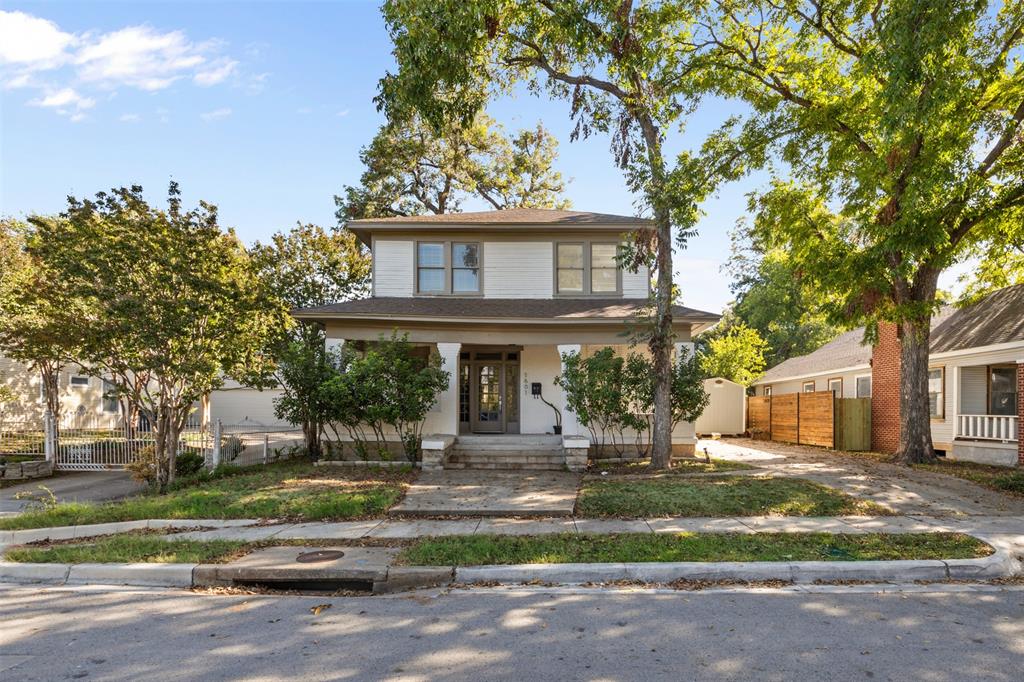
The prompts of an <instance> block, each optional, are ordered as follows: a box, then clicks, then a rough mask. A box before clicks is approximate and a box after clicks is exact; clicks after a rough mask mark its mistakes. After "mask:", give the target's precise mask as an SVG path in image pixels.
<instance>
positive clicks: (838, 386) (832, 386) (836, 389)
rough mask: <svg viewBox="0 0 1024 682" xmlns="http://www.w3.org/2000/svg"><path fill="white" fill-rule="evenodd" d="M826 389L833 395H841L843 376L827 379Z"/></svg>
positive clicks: (840, 396)
mask: <svg viewBox="0 0 1024 682" xmlns="http://www.w3.org/2000/svg"><path fill="white" fill-rule="evenodd" d="M828 390H830V391H832V393H833V395H835V397H837V398H842V397H843V378H842V377H836V378H835V379H829V380H828Z"/></svg>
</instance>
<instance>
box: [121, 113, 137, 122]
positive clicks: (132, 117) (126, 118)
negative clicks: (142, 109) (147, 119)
mask: <svg viewBox="0 0 1024 682" xmlns="http://www.w3.org/2000/svg"><path fill="white" fill-rule="evenodd" d="M118 120H119V121H121V122H122V123H138V122H139V121H141V120H142V118H141V117H140V116H139V115H138V114H121V116H120V118H118Z"/></svg>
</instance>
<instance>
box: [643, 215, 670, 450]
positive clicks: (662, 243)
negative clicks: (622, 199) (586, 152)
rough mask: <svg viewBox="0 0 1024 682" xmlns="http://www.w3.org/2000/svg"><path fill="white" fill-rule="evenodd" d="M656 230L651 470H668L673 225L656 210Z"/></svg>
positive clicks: (667, 217)
mask: <svg viewBox="0 0 1024 682" xmlns="http://www.w3.org/2000/svg"><path fill="white" fill-rule="evenodd" d="M657 229H658V237H657V268H658V289H657V296H656V301H655V305H656V315H655V320H654V330H653V333H652V334H651V339H650V342H649V343H648V346H649V347H650V349H651V355H652V356H653V357H654V429H653V434H652V439H651V440H652V441H653V443H652V447H651V468H653V469H667V468H668V467H669V465H670V464H671V462H672V225H671V223H670V222H669V216H668V211H667V210H664V209H659V210H658V214H657Z"/></svg>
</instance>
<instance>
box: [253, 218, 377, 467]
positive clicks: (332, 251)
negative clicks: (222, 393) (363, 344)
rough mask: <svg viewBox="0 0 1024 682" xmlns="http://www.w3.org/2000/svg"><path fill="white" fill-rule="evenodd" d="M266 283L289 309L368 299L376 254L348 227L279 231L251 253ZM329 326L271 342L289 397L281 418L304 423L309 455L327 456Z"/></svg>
mask: <svg viewBox="0 0 1024 682" xmlns="http://www.w3.org/2000/svg"><path fill="white" fill-rule="evenodd" d="M250 254H251V256H252V259H253V262H254V264H255V266H256V269H257V271H258V272H259V274H260V278H261V280H262V281H263V282H264V283H265V285H266V287H267V288H268V290H269V291H271V292H272V293H273V295H275V296H276V297H277V298H278V299H280V300H281V301H283V303H284V304H285V305H287V306H288V307H289V308H291V309H294V308H305V307H310V306H319V305H327V304H329V303H337V302H339V301H345V300H349V299H352V298H360V297H362V296H365V295H366V294H367V293H368V291H369V281H370V256H369V254H368V253H367V251H366V249H364V248H363V247H362V246H360V244H359V242H358V240H357V239H356V237H355V235H354V234H352V233H351V232H349V231H348V230H345V229H340V228H331V229H326V230H325V229H324V228H322V227H320V226H318V225H311V224H307V225H302V224H300V225H298V226H296V227H295V229H293V230H291V231H290V232H279V233H277V234H275V235H274V236H273V237H271V240H270V242H269V243H268V244H261V243H260V242H257V243H256V244H255V245H253V247H252V248H251V249H250ZM325 342H326V336H325V334H324V329H323V326H322V325H320V324H318V323H315V322H298V323H294V324H290V325H288V326H287V327H282V328H281V329H279V330H278V333H276V334H273V335H271V336H270V337H269V338H268V348H267V353H268V355H269V357H271V358H272V359H273V364H272V367H270V368H269V369H270V373H271V377H272V378H273V380H274V381H273V383H274V384H275V385H278V386H280V387H281V388H282V390H283V394H282V396H281V398H280V399H279V400H278V401H277V403H276V404H275V410H276V412H277V416H278V418H280V419H287V420H289V421H290V422H292V423H295V424H300V425H301V426H302V432H303V435H304V437H305V442H306V452H307V453H308V454H309V456H310V457H311V458H313V459H319V458H320V455H321V436H322V434H323V426H324V424H323V421H324V413H325V410H326V405H325V403H324V400H323V396H322V393H321V390H320V388H321V386H322V385H323V384H324V382H325V381H326V380H327V379H329V378H330V377H331V376H332V375H333V369H332V368H331V367H330V365H329V358H328V356H327V353H326V349H325Z"/></svg>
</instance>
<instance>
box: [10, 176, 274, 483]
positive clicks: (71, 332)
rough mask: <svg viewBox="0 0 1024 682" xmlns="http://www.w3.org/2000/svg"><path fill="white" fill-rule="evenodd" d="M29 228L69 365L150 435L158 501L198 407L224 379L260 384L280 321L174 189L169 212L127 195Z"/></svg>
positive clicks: (236, 257) (249, 275)
mask: <svg viewBox="0 0 1024 682" xmlns="http://www.w3.org/2000/svg"><path fill="white" fill-rule="evenodd" d="M29 222H30V223H31V224H32V225H33V228H34V230H33V232H32V234H31V235H30V236H29V238H28V245H27V250H28V253H29V254H30V255H31V256H32V257H33V258H35V259H36V260H37V262H38V263H39V264H40V265H41V267H42V268H44V271H45V273H46V275H47V276H48V277H49V278H51V280H52V281H53V282H54V283H55V286H58V287H59V289H60V293H61V295H62V297H63V300H64V301H65V302H66V304H67V305H66V309H65V310H63V311H60V313H59V315H58V319H59V322H60V325H61V327H62V331H63V333H64V334H65V336H66V337H67V338H68V339H71V340H72V342H73V343H74V344H75V347H76V360H78V361H79V362H81V363H82V364H83V366H85V367H86V368H87V370H88V371H90V372H92V373H95V374H99V375H101V376H103V377H105V378H107V379H108V380H109V381H112V382H113V383H114V384H115V385H116V386H117V388H118V391H119V393H120V394H121V395H122V396H123V397H125V398H126V399H128V400H130V401H131V402H132V403H133V404H135V405H138V406H139V408H140V409H141V410H142V412H143V413H144V414H145V416H146V417H147V419H148V420H149V422H150V423H151V424H152V427H153V435H154V441H155V442H154V447H155V450H156V453H155V454H156V461H157V467H158V470H157V472H158V473H157V483H158V486H159V487H160V489H161V490H165V489H166V488H167V485H168V484H169V483H170V482H171V481H172V480H173V478H174V471H175V460H176V457H177V452H178V444H179V440H180V434H181V432H182V431H183V429H184V428H185V426H186V424H187V422H188V420H189V417H190V416H191V413H192V411H193V406H194V404H195V403H196V401H198V400H200V399H201V398H202V397H203V396H205V395H207V394H208V393H210V392H211V391H213V390H215V389H217V388H218V387H219V386H220V385H221V384H222V383H223V378H224V376H225V375H228V376H234V377H236V378H240V379H241V378H245V377H246V376H248V375H249V374H250V373H256V374H259V373H260V370H261V367H260V363H261V361H262V355H261V350H262V348H263V347H264V342H265V339H266V337H267V335H268V334H270V333H271V332H272V330H274V329H277V328H279V327H280V326H281V325H283V324H284V323H285V319H284V318H285V315H286V311H285V310H284V308H283V307H282V306H281V305H280V303H279V302H278V300H277V298H276V297H274V296H273V295H271V294H270V292H268V291H266V290H265V289H264V288H263V287H262V286H261V280H260V278H259V277H258V276H257V273H256V270H255V268H254V267H253V264H252V262H251V260H250V258H249V256H248V254H247V253H246V250H245V248H244V246H243V245H242V243H241V242H240V241H239V240H238V238H237V237H236V236H235V235H234V234H233V233H232V232H230V231H229V232H225V231H222V230H221V228H220V227H219V225H218V223H217V210H216V208H215V207H214V206H211V205H209V204H206V203H201V204H200V207H199V208H197V209H193V210H184V209H183V208H182V206H181V196H180V192H179V190H178V187H177V185H176V184H175V183H171V185H170V190H169V192H168V208H167V210H160V209H157V208H154V207H152V206H150V205H149V204H148V203H147V202H146V200H145V199H144V197H143V194H142V188H141V187H138V186H133V187H131V188H121V189H114V190H111V191H110V192H109V193H103V192H101V193H99V194H97V195H96V197H95V199H91V200H79V199H76V198H74V197H68V207H67V210H66V211H65V212H64V213H63V214H61V216H60V217H58V218H47V217H32V218H30V219H29ZM139 377H145V378H146V380H145V381H140V380H138V379H139Z"/></svg>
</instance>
